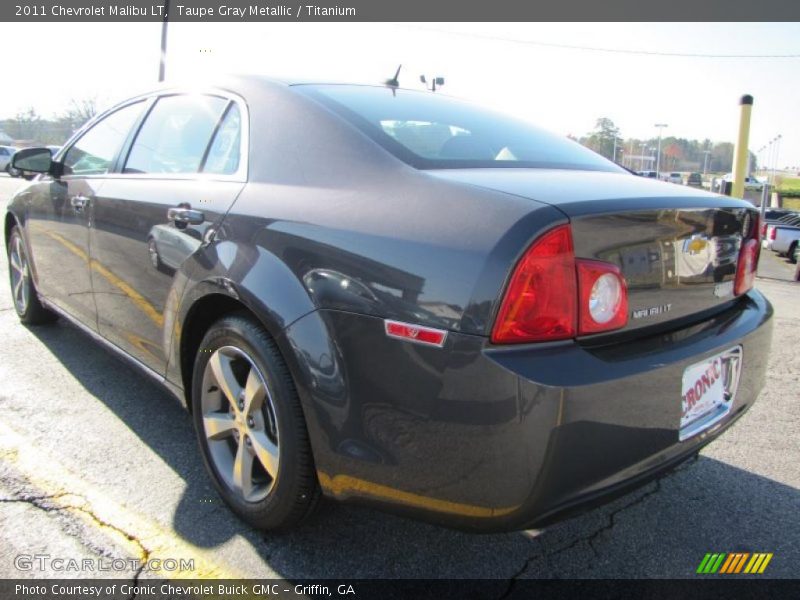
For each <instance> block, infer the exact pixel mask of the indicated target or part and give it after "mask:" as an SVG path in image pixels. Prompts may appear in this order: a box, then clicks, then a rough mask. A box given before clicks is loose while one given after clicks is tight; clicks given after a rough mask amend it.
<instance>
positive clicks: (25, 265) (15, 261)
mask: <svg viewBox="0 0 800 600" xmlns="http://www.w3.org/2000/svg"><path fill="white" fill-rule="evenodd" d="M8 276H9V281H10V283H11V298H12V300H13V301H14V310H16V311H17V315H18V316H19V320H20V321H22V322H23V323H25V324H26V325H38V324H41V323H51V322H53V321H55V320H56V319H57V318H58V317H57V316H56V315H55V313H53V312H51V311H49V310H47V309H46V308H45V307H44V306H42V303H41V302H40V301H39V295H38V294H37V293H36V287H35V285H34V283H33V277H31V267H30V261H29V260H28V252H27V250H26V249H25V241H24V240H23V239H22V233H21V232H20V230H19V227H17V226H14V228H13V229H12V230H11V236H10V237H9V240H8Z"/></svg>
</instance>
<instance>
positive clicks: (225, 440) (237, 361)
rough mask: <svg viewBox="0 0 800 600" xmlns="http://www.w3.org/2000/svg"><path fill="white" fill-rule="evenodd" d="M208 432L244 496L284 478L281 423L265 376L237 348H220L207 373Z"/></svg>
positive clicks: (230, 480)
mask: <svg viewBox="0 0 800 600" xmlns="http://www.w3.org/2000/svg"><path fill="white" fill-rule="evenodd" d="M202 394H203V397H202V399H201V404H202V410H203V430H204V432H205V436H206V439H207V440H208V444H209V450H210V453H211V456H212V458H213V460H214V463H215V466H216V467H217V470H218V471H219V473H220V474H221V475H222V478H223V479H224V480H225V483H226V484H228V485H229V486H231V488H232V489H234V490H235V491H236V492H237V493H238V494H240V495H241V496H242V499H244V500H246V501H248V502H255V501H258V500H261V499H263V498H264V497H265V496H266V495H267V494H269V492H270V490H271V489H272V486H273V484H274V482H275V480H276V479H277V478H278V467H279V464H280V461H279V458H280V450H279V438H278V423H277V420H276V418H275V408H274V406H273V404H272V397H271V395H270V392H269V390H268V388H267V386H266V383H265V382H264V375H263V374H262V373H261V372H260V371H259V369H258V367H257V366H256V365H255V363H254V362H253V359H252V358H251V357H249V356H248V355H247V354H245V352H244V351H243V350H241V349H239V348H236V347H234V346H223V347H222V348H219V349H217V350H215V351H214V353H213V354H212V355H211V358H210V359H209V361H208V363H207V364H206V370H205V375H204V377H203V392H202Z"/></svg>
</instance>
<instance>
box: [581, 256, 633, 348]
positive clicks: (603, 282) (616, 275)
mask: <svg viewBox="0 0 800 600" xmlns="http://www.w3.org/2000/svg"><path fill="white" fill-rule="evenodd" d="M575 262H576V264H577V267H578V307H579V308H578V332H579V333H580V334H581V335H583V334H589V333H599V332H601V331H611V330H612V329H619V328H620V327H625V325H627V323H628V287H627V285H626V283H625V278H624V277H623V276H622V272H621V271H620V270H619V267H617V266H616V265H612V264H610V263H606V262H600V261H596V260H583V259H578V260H577V261H575Z"/></svg>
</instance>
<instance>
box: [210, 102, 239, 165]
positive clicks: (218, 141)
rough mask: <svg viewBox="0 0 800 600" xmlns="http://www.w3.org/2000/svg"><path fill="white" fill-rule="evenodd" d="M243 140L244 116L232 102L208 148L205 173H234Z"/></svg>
mask: <svg viewBox="0 0 800 600" xmlns="http://www.w3.org/2000/svg"><path fill="white" fill-rule="evenodd" d="M241 142H242V116H241V114H240V112H239V107H238V106H236V104H231V105H230V108H228V111H227V112H226V113H225V117H224V118H223V119H222V123H220V126H219V129H217V134H216V135H215V136H214V140H213V141H212V142H211V147H210V148H209V150H208V156H207V157H206V162H205V165H203V173H213V174H215V175H232V174H233V173H236V171H237V169H238V168H239V160H240V156H239V155H240V153H241Z"/></svg>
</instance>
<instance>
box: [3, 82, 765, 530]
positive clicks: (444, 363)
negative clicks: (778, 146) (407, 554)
mask: <svg viewBox="0 0 800 600" xmlns="http://www.w3.org/2000/svg"><path fill="white" fill-rule="evenodd" d="M14 164H15V166H16V167H17V168H20V169H23V170H26V171H32V172H37V173H41V175H40V176H39V177H38V178H37V179H36V180H35V181H34V182H33V183H32V184H31V185H29V186H25V187H24V188H22V189H21V190H20V191H19V192H18V193H17V195H16V196H15V197H14V199H13V200H12V201H11V203H10V204H9V208H8V213H7V215H6V222H5V231H6V241H7V245H8V253H9V266H10V269H9V270H10V273H11V287H12V296H13V302H14V307H15V310H16V312H17V314H18V315H19V317H20V319H21V320H22V322H24V323H26V324H30V325H34V324H39V323H46V322H50V321H52V320H53V319H55V318H56V317H57V316H61V317H63V318H65V319H66V320H68V321H70V322H72V323H74V324H75V325H76V326H77V327H79V328H81V329H82V330H84V331H85V332H87V334H88V335H89V336H91V337H92V338H93V339H95V340H97V341H98V342H100V343H102V344H104V345H105V346H107V347H108V348H109V349H111V350H112V351H115V352H116V353H118V354H119V355H120V356H122V357H123V358H124V359H126V360H127V361H128V362H130V363H131V364H132V365H134V366H136V367H137V368H139V369H141V370H142V371H143V372H145V373H147V374H148V375H150V376H151V377H152V378H154V379H155V380H157V381H159V382H160V383H162V384H163V385H164V386H165V387H166V388H167V389H169V390H170V391H171V392H172V393H173V394H175V396H176V397H178V398H179V399H181V400H182V401H185V403H186V405H187V408H188V410H189V412H190V413H191V415H192V419H193V422H194V426H195V428H196V431H197V436H198V440H199V445H200V451H201V455H202V458H203V462H204V464H205V466H206V469H207V470H208V473H209V475H210V477H211V480H212V482H213V484H214V485H215V487H216V489H217V490H218V492H219V494H220V496H221V497H222V498H223V499H224V500H225V502H226V503H227V504H228V505H229V506H230V507H231V509H232V510H233V511H234V512H235V513H236V514H238V515H239V516H240V517H241V518H242V519H244V520H245V521H247V522H248V523H250V524H252V525H253V526H255V527H259V528H264V529H286V528H289V527H292V526H293V525H296V524H297V523H298V522H300V521H301V520H302V519H304V518H305V517H306V516H308V515H309V514H310V513H311V512H312V511H313V509H314V507H315V505H316V503H317V500H318V498H319V497H320V495H321V494H324V495H326V496H329V497H331V498H337V499H341V500H358V501H362V502H363V501H366V502H370V503H372V504H374V505H376V506H380V507H384V508H386V509H391V510H396V511H399V512H402V513H404V514H409V515H416V516H419V517H423V518H426V519H429V520H432V521H435V522H437V523H443V524H448V525H452V526H456V527H462V528H466V529H470V530H476V531H501V530H517V529H523V528H530V527H540V526H543V525H546V524H547V523H552V522H553V521H556V520H558V519H562V518H564V517H565V516H567V515H571V514H573V513H575V512H577V511H580V510H584V509H586V508H587V507H588V506H591V505H593V504H595V503H597V502H599V501H604V500H607V499H609V498H611V497H613V496H615V495H617V494H619V493H620V492H622V491H623V490H627V489H630V488H632V487H636V486H639V485H642V484H643V483H644V482H646V481H648V480H651V479H652V478H654V477H656V476H658V475H659V474H661V473H663V472H665V471H667V470H669V469H671V468H673V467H674V466H675V465H677V464H679V463H681V462H682V461H684V460H685V459H687V458H689V457H691V456H694V455H695V454H697V452H698V451H699V450H700V449H701V448H702V447H703V446H704V445H705V444H707V443H709V442H710V441H711V440H713V439H715V438H716V437H717V436H719V435H720V434H721V433H723V432H724V431H726V430H727V429H728V427H730V426H731V425H732V424H733V423H734V422H735V421H736V420H737V419H739V418H740V417H741V416H742V415H743V414H744V413H745V412H746V411H747V410H748V409H749V408H750V407H751V406H752V404H753V403H754V402H755V400H756V398H757V396H758V393H759V390H760V389H761V387H762V385H763V382H764V377H765V369H766V363H767V361H766V360H764V357H765V356H767V353H768V351H769V345H770V340H771V331H772V320H771V316H772V309H771V307H770V305H769V303H768V302H767V300H766V299H765V298H764V296H763V295H762V294H761V293H759V292H758V291H757V290H756V289H754V287H753V282H754V278H755V269H756V264H757V262H758V252H759V245H758V232H759V228H758V213H757V212H756V210H755V209H754V207H753V206H752V205H750V204H749V203H747V202H744V201H742V200H738V199H733V198H720V197H718V196H715V195H711V194H707V193H705V192H702V191H699V190H695V189H689V188H685V187H682V186H681V187H679V186H673V185H666V184H664V183H663V182H658V181H650V180H647V179H643V178H640V177H633V176H631V175H630V174H629V173H627V172H625V171H624V170H622V169H620V168H618V167H617V166H615V165H614V164H613V163H611V162H609V161H607V160H606V159H604V158H602V157H600V156H598V155H597V154H595V153H593V152H591V151H589V150H587V149H585V148H583V147H582V146H580V145H579V144H577V143H575V142H572V141H571V140H569V139H567V138H564V137H562V136H557V135H554V134H550V133H547V132H545V131H543V130H540V129H538V128H536V127H534V126H531V125H529V124H527V123H525V122H522V121H518V120H516V119H513V118H511V117H507V116H504V115H501V114H498V113H494V112H491V111H488V110H486V109H482V108H479V107H477V106H474V105H472V104H469V103H466V102H461V101H458V100H455V99H452V98H448V97H446V96H441V95H440V94H431V93H426V92H423V91H409V90H403V89H398V88H395V87H392V88H389V87H381V86H376V87H372V86H357V85H325V84H288V83H279V82H272V81H268V80H265V79H262V78H257V77H241V78H231V79H227V80H224V81H223V82H221V83H219V84H218V85H217V86H215V87H208V88H204V89H198V88H196V87H195V88H192V89H191V90H183V89H179V88H176V89H162V90H159V91H156V92H152V93H148V94H144V95H141V96H137V97H135V98H132V99H130V100H128V101H125V102H123V103H121V104H119V105H117V106H115V107H114V108H112V109H111V110H109V111H107V112H105V113H103V114H101V115H99V116H98V117H96V118H95V119H94V120H93V121H92V122H91V123H89V124H88V125H86V126H85V127H84V128H83V129H82V130H81V131H79V132H78V133H76V134H75V135H74V136H73V137H72V139H71V140H70V141H68V142H67V143H66V145H65V147H64V149H63V150H62V151H61V153H59V155H58V158H57V160H54V159H53V158H52V156H51V153H50V151H49V150H47V149H43V148H40V149H35V148H33V149H26V150H22V151H20V152H19V153H18V154H17V155H16V156H15V158H14ZM165 228H166V229H168V230H169V235H170V236H174V237H175V238H180V237H181V236H182V235H190V234H189V231H192V232H194V233H193V234H191V235H190V237H192V240H191V241H188V243H186V244H179V243H178V241H177V240H176V239H173V240H171V241H169V245H170V246H171V247H173V248H175V249H176V251H175V252H174V253H172V258H171V259H169V260H168V259H167V257H166V251H165V250H162V249H159V250H158V254H157V256H156V257H155V259H157V261H160V262H161V263H168V262H169V261H170V260H171V261H172V264H173V265H174V266H173V267H172V268H168V269H163V268H154V267H158V264H157V261H156V260H154V256H153V253H152V251H151V248H150V244H149V240H151V239H159V240H160V239H164V237H163V236H162V235H161V234H162V233H164V229H165ZM197 233H199V234H200V236H199V237H200V239H199V240H198V239H197V236H196V235H195V234H197ZM198 241H199V242H200V243H199V244H198V243H197V242H198ZM85 434H86V435H91V432H86V433H85Z"/></svg>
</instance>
